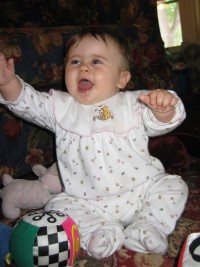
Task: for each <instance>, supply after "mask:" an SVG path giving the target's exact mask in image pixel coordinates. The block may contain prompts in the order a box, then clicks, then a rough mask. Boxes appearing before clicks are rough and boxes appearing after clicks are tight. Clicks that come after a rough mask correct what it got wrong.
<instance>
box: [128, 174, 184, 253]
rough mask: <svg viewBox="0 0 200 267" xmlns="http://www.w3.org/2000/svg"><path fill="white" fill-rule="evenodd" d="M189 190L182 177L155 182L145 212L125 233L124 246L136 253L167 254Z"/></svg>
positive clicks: (139, 215) (143, 206) (145, 203)
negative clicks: (169, 238)
mask: <svg viewBox="0 0 200 267" xmlns="http://www.w3.org/2000/svg"><path fill="white" fill-rule="evenodd" d="M187 195H188V188H187V185H186V184H185V182H184V181H183V180H182V179H181V177H179V176H176V175H174V176H172V175H166V176H165V177H163V178H161V179H157V180H156V179H155V180H154V182H153V183H152V184H151V185H150V186H148V188H147V189H146V193H145V195H143V197H144V199H143V202H142V208H141V209H140V210H138V213H137V215H136V216H135V217H134V221H133V223H132V224H131V225H129V226H128V227H127V228H126V229H125V242H124V244H125V246H126V247H127V248H129V249H131V250H134V251H140V252H152V253H157V254H164V253H165V252H166V250H167V247H168V243H167V236H168V235H169V234H170V233H171V232H172V231H173V230H174V228H175V225H176V222H177V220H178V219H179V217H180V216H181V214H182V212H183V209H184V207H185V203H186V200H187Z"/></svg>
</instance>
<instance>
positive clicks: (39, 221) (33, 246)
mask: <svg viewBox="0 0 200 267" xmlns="http://www.w3.org/2000/svg"><path fill="white" fill-rule="evenodd" d="M79 250H80V235H79V232H78V228H77V225H76V224H75V222H74V221H73V220H72V218H70V217H69V216H68V215H66V214H63V213H61V212H58V211H43V210H42V211H33V212H30V213H28V214H26V215H25V216H24V217H23V218H22V219H21V220H20V221H19V222H18V223H17V224H16V226H15V227H14V229H13V232H12V235H11V239H10V252H11V255H12V259H13V261H14V263H15V264H16V265H17V266H18V267H36V266H41V267H66V266H71V265H72V264H73V263H74V260H75V258H76V257H77V255H78V253H79Z"/></svg>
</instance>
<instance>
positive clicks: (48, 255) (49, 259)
mask: <svg viewBox="0 0 200 267" xmlns="http://www.w3.org/2000/svg"><path fill="white" fill-rule="evenodd" d="M69 257H70V243H69V241H68V238H67V235H66V233H65V231H64V229H63V227H62V226H61V225H52V226H43V227H40V228H39V231H38V233H37V236H36V239H35V242H34V246H33V261H34V267H38V266H41V267H66V266H67V261H68V259H69Z"/></svg>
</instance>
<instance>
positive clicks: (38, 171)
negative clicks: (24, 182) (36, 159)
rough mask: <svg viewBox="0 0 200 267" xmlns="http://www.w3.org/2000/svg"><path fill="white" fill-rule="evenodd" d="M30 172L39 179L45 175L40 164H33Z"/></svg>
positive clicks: (44, 169) (43, 168) (44, 170)
mask: <svg viewBox="0 0 200 267" xmlns="http://www.w3.org/2000/svg"><path fill="white" fill-rule="evenodd" d="M32 171H33V172H34V173H35V175H37V176H38V177H41V176H43V175H45V174H46V173H47V169H46V168H45V167H44V166H42V165H41V164H35V165H33V167H32Z"/></svg>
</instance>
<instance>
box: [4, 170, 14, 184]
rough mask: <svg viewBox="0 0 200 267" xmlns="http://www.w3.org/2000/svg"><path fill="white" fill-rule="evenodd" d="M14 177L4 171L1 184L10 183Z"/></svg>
mask: <svg viewBox="0 0 200 267" xmlns="http://www.w3.org/2000/svg"><path fill="white" fill-rule="evenodd" d="M13 180H14V179H13V178H12V176H10V175H9V174H7V173H5V174H3V175H2V182H3V185H4V186H6V185H7V184H10V183H11V182H12V181H13Z"/></svg>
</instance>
